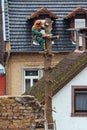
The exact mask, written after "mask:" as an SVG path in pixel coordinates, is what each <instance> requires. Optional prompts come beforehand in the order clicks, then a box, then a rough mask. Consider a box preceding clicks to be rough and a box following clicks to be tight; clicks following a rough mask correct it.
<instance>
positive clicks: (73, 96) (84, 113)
mask: <svg viewBox="0 0 87 130" xmlns="http://www.w3.org/2000/svg"><path fill="white" fill-rule="evenodd" d="M77 89H78V90H83V89H86V90H87V86H84V85H83V86H72V89H71V95H72V96H71V116H72V117H76V116H80V117H87V112H75V91H76V90H77Z"/></svg>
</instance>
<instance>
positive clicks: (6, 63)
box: [5, 51, 11, 95]
mask: <svg viewBox="0 0 87 130" xmlns="http://www.w3.org/2000/svg"><path fill="white" fill-rule="evenodd" d="M10 53H11V52H10V51H8V52H7V57H6V62H5V72H6V95H8V88H7V83H8V78H7V77H8V72H7V68H8V62H9V58H10Z"/></svg>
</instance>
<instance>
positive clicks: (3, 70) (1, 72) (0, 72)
mask: <svg viewBox="0 0 87 130" xmlns="http://www.w3.org/2000/svg"><path fill="white" fill-rule="evenodd" d="M2 74H5V68H4V66H3V65H1V64H0V75H2Z"/></svg>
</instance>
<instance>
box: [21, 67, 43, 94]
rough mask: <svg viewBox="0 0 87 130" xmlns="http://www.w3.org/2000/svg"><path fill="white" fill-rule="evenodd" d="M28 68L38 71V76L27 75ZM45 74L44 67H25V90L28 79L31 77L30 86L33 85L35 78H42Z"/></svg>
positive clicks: (24, 89)
mask: <svg viewBox="0 0 87 130" xmlns="http://www.w3.org/2000/svg"><path fill="white" fill-rule="evenodd" d="M27 70H29V71H34V70H35V71H38V76H26V75H25V71H27ZM43 75H44V70H43V67H24V68H23V92H25V91H26V86H25V80H26V79H30V82H31V83H30V87H32V86H33V79H38V80H39V79H40V78H42V77H43Z"/></svg>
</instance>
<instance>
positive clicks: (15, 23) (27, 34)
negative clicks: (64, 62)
mask: <svg viewBox="0 0 87 130" xmlns="http://www.w3.org/2000/svg"><path fill="white" fill-rule="evenodd" d="M4 1H5V30H6V41H10V45H11V51H12V52H38V51H41V47H40V46H36V45H33V44H32V32H31V28H32V23H33V20H32V19H28V16H32V15H33V14H34V13H35V12H37V11H38V10H40V9H41V10H43V9H44V8H46V9H47V10H48V11H50V12H51V13H53V14H56V15H57V16H58V18H57V19H55V20H54V23H53V31H52V32H53V35H59V36H60V38H59V39H55V44H53V45H52V46H53V51H55V52H71V51H73V50H74V48H75V45H74V44H72V40H71V38H70V32H68V31H67V29H68V28H69V21H66V20H65V19H64V16H66V15H67V14H68V13H69V12H72V11H73V10H74V9H75V8H77V7H82V8H84V9H87V1H86V0H79V1H75V0H49V1H46V0H43V1H42V0H38V1H36V0H32V2H31V0H20V1H18V0H8V1H7V0H4Z"/></svg>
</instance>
